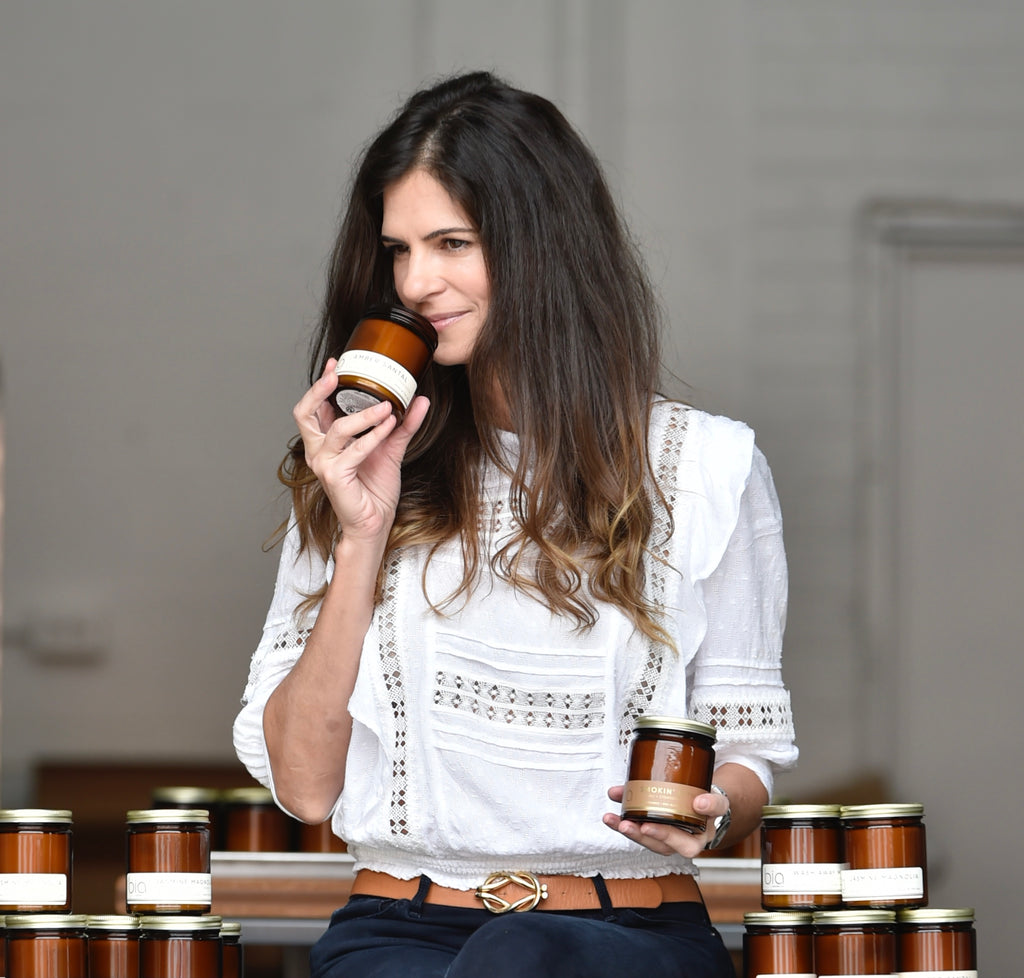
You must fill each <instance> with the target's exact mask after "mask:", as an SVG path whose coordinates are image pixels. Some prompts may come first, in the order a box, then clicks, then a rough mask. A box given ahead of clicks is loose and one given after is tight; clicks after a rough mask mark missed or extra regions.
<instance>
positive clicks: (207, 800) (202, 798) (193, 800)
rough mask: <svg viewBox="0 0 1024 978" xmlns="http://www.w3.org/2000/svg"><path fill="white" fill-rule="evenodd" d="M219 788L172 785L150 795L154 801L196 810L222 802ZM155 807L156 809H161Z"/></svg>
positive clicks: (155, 789)
mask: <svg viewBox="0 0 1024 978" xmlns="http://www.w3.org/2000/svg"><path fill="white" fill-rule="evenodd" d="M220 795H221V792H220V789H219V788H200V787H193V786H190V785H171V786H168V787H163V788H154V789H153V790H152V792H151V793H150V797H151V798H152V799H153V801H161V802H170V803H172V804H177V805H191V806H192V807H194V808H205V807H206V805H208V804H216V803H217V801H219V800H220ZM160 807H161V806H160V805H154V808H160Z"/></svg>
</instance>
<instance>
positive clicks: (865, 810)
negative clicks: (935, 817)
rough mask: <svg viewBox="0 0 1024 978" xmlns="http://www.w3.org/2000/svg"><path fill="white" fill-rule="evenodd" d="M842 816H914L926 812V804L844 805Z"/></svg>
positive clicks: (840, 812) (840, 811)
mask: <svg viewBox="0 0 1024 978" xmlns="http://www.w3.org/2000/svg"><path fill="white" fill-rule="evenodd" d="M839 814H840V816H841V817H842V818H913V817H915V816H918V815H923V814H924V805H918V804H910V805H843V806H842V808H841V809H840V810H839Z"/></svg>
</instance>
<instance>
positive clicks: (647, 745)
mask: <svg viewBox="0 0 1024 978" xmlns="http://www.w3.org/2000/svg"><path fill="white" fill-rule="evenodd" d="M714 743H715V728H714V727H712V726H711V725H710V724H707V723H699V722H698V721H696V720H682V719H679V718H676V717H659V716H643V717H640V718H639V719H637V721H636V726H635V727H634V728H633V741H632V743H631V745H630V751H629V779H628V780H627V782H626V784H625V787H624V789H623V794H622V817H623V818H628V819H630V820H631V821H635V822H661V823H664V824H667V825H675V826H677V827H678V828H681V829H684V830H685V831H687V832H690V833H693V834H696V833H698V832H703V831H704V829H705V828H706V826H707V818H706V817H705V816H703V815H698V814H697V813H696V812H695V811H694V810H693V800H694V798H696V797H697V795H702V794H705V793H706V792H708V791H710V790H711V774H712V771H713V770H714V764H715V751H714Z"/></svg>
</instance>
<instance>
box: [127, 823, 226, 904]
mask: <svg viewBox="0 0 1024 978" xmlns="http://www.w3.org/2000/svg"><path fill="white" fill-rule="evenodd" d="M126 823H127V832H126V837H127V845H126V848H127V863H128V872H127V877H126V879H125V900H126V903H127V905H128V909H129V911H131V912H133V913H139V914H170V913H185V914H196V913H208V912H209V910H210V905H211V899H212V894H213V878H212V876H211V872H210V816H209V815H208V814H207V812H205V811H203V810H200V809H187V808H150V809H143V810H141V811H132V812H128V814H127V817H126Z"/></svg>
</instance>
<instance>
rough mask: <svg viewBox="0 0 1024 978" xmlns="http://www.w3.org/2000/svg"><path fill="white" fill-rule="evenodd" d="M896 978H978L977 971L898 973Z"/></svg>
mask: <svg viewBox="0 0 1024 978" xmlns="http://www.w3.org/2000/svg"><path fill="white" fill-rule="evenodd" d="M896 978H978V972H977V971H898V972H896Z"/></svg>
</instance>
